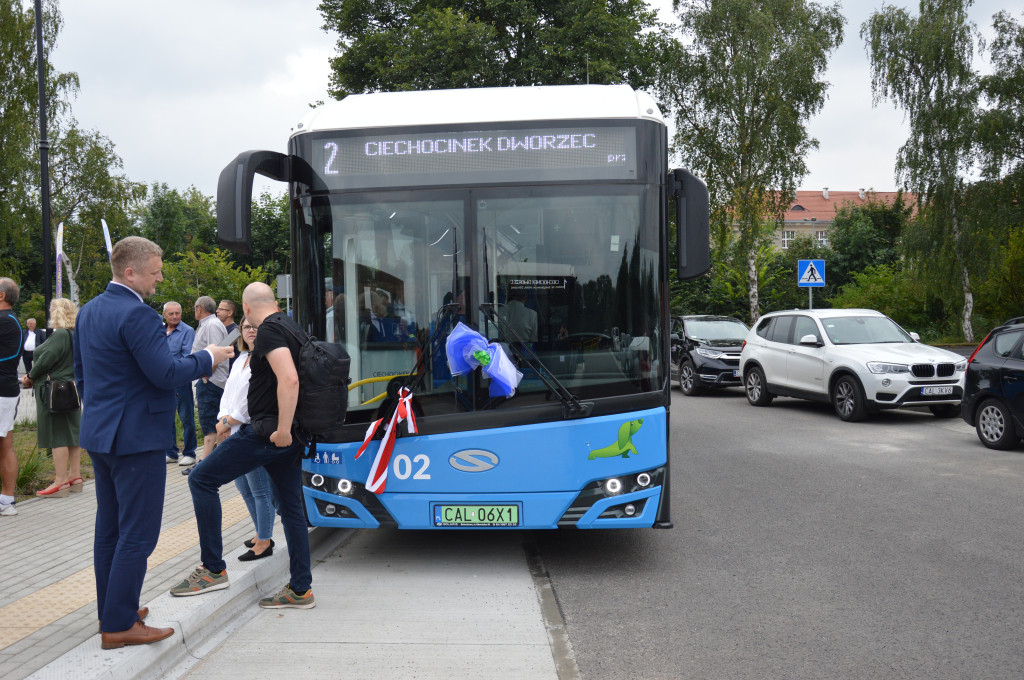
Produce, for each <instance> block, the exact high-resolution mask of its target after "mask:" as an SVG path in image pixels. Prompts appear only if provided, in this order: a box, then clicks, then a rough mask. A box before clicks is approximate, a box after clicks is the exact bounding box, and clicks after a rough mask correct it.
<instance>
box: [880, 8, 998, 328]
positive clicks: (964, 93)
mask: <svg viewBox="0 0 1024 680" xmlns="http://www.w3.org/2000/svg"><path fill="white" fill-rule="evenodd" d="M970 4H971V0H921V2H920V4H919V12H918V16H916V17H915V16H911V14H910V12H908V11H907V10H906V9H903V8H899V7H891V6H886V7H883V8H882V9H881V10H879V11H877V12H875V13H873V14H872V15H871V16H870V17H869V19H868V20H867V21H866V22H865V23H864V25H863V26H862V27H861V37H862V38H864V39H865V40H866V41H867V48H868V55H869V57H870V60H871V88H872V91H873V92H874V97H875V101H876V103H877V102H879V101H881V100H884V99H891V100H892V101H893V102H894V103H895V104H896V106H898V107H899V108H902V109H903V110H904V111H905V112H906V114H907V121H908V123H909V127H910V136H909V138H908V139H907V141H906V143H905V144H904V145H903V146H902V147H901V148H900V150H899V153H898V155H897V159H896V175H897V177H898V179H899V180H900V181H901V182H903V183H904V185H905V186H906V187H907V188H908V189H910V190H911V191H913V192H915V193H916V194H917V195H918V201H919V212H918V219H917V220H915V223H914V229H913V231H914V233H913V234H910V233H908V238H907V247H908V254H910V256H911V257H913V258H915V259H916V260H917V262H918V265H919V266H920V268H921V272H922V274H923V275H925V276H926V277H927V278H928V280H929V282H930V286H932V287H934V288H935V289H937V290H940V291H942V292H943V293H945V294H946V295H948V296H954V295H955V296H956V297H958V298H959V299H961V300H962V301H963V307H962V315H961V327H962V329H963V334H964V337H965V338H966V339H967V340H968V342H971V341H973V339H974V333H973V330H972V325H971V315H972V313H973V308H974V294H973V291H972V289H971V263H972V262H973V261H974V257H973V254H974V253H973V252H972V250H973V247H974V246H975V245H977V240H976V239H975V238H974V236H973V235H972V225H971V224H969V215H968V214H967V213H966V212H965V211H964V200H965V192H966V182H965V180H964V176H965V173H966V171H967V170H969V169H970V167H971V165H972V162H973V155H972V153H971V152H972V149H973V145H974V132H975V128H976V117H977V111H978V95H979V83H978V77H977V74H976V73H975V72H974V70H973V68H972V65H971V62H972V58H973V56H974V48H975V29H974V25H973V24H972V23H971V22H970V21H968V19H967V7H968V6H970Z"/></svg>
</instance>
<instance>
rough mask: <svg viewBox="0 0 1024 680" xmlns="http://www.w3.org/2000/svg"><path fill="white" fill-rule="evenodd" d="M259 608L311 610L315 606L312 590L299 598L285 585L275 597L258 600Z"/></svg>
mask: <svg viewBox="0 0 1024 680" xmlns="http://www.w3.org/2000/svg"><path fill="white" fill-rule="evenodd" d="M260 606H261V607H263V608H264V609H312V608H313V607H315V606H316V599H314V598H313V590H312V589H310V590H308V591H306V594H305V595H301V596H300V595H296V594H295V591H294V590H292V587H291V586H290V585H286V586H285V587H284V588H281V592H279V593H278V594H277V595H274V596H273V597H265V598H263V599H262V600H260Z"/></svg>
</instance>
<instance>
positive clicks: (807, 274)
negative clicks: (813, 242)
mask: <svg viewBox="0 0 1024 680" xmlns="http://www.w3.org/2000/svg"><path fill="white" fill-rule="evenodd" d="M796 285H797V286H799V287H800V288H824V287H825V260H797V265H796Z"/></svg>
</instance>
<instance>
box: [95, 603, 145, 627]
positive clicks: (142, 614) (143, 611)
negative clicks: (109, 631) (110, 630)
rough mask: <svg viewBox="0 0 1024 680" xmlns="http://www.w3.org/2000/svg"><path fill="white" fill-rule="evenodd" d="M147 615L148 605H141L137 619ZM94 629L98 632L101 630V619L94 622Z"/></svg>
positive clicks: (141, 619) (142, 618) (143, 619)
mask: <svg viewBox="0 0 1024 680" xmlns="http://www.w3.org/2000/svg"><path fill="white" fill-rule="evenodd" d="M147 616H149V607H143V608H141V609H139V621H145V620H146V617H147ZM96 630H97V631H98V632H100V633H102V632H103V622H102V621H97V622H96Z"/></svg>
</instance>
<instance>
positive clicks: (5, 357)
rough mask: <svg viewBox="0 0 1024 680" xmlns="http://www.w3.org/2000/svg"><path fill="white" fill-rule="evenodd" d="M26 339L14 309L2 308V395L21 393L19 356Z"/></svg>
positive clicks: (0, 362)
mask: <svg viewBox="0 0 1024 680" xmlns="http://www.w3.org/2000/svg"><path fill="white" fill-rule="evenodd" d="M24 339H25V335H24V334H23V333H22V332H21V326H20V324H18V319H17V318H16V317H15V316H14V310H11V309H2V310H0V397H16V396H18V395H19V394H21V383H19V382H18V358H19V357H20V356H21V347H22V345H23V344H24Z"/></svg>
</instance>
